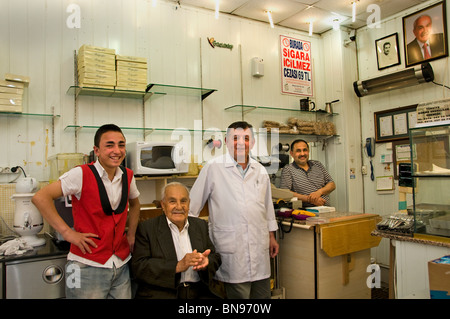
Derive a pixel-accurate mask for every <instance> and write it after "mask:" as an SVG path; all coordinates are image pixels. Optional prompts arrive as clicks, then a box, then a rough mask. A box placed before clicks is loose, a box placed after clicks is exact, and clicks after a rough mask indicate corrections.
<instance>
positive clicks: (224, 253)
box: [190, 154, 278, 283]
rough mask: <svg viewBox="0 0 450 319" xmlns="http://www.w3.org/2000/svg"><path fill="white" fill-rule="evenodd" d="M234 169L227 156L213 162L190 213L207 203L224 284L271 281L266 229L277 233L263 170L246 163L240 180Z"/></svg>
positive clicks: (199, 182)
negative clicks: (246, 168)
mask: <svg viewBox="0 0 450 319" xmlns="http://www.w3.org/2000/svg"><path fill="white" fill-rule="evenodd" d="M236 165H237V163H236V161H234V159H233V158H232V157H231V156H230V155H229V154H226V155H223V156H219V157H216V158H214V159H212V160H211V161H210V162H208V164H207V165H206V166H205V167H204V168H203V169H202V170H201V171H200V174H199V176H198V178H197V180H196V181H195V183H194V186H193V187H192V189H191V193H190V198H191V204H190V215H193V216H198V215H199V213H200V210H201V209H202V207H203V205H204V204H205V202H206V201H208V208H209V218H208V221H209V233H210V236H211V240H212V242H213V243H214V246H215V247H216V250H217V252H219V253H220V255H221V258H222V265H221V266H220V268H219V270H218V271H217V273H216V278H217V279H219V280H221V281H224V282H228V283H240V282H248V281H257V280H261V279H266V278H268V277H270V256H269V242H270V240H269V231H276V230H277V229H278V225H277V222H276V219H275V212H274V209H273V203H272V195H271V186H270V179H269V176H268V175H267V171H266V170H265V168H264V167H263V166H262V165H261V164H259V163H258V162H256V161H255V160H253V159H250V162H249V165H250V167H249V168H248V170H247V172H246V173H245V175H244V176H242V175H241V173H240V172H239V171H238V169H237V168H236Z"/></svg>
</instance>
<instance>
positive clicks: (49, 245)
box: [0, 235, 70, 263]
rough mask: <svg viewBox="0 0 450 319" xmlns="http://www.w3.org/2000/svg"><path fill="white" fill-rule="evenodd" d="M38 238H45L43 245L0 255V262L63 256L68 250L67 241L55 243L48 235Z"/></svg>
mask: <svg viewBox="0 0 450 319" xmlns="http://www.w3.org/2000/svg"><path fill="white" fill-rule="evenodd" d="M38 237H40V238H45V245H42V246H38V247H34V249H33V250H29V251H26V252H25V253H23V254H22V255H11V256H0V262H5V263H7V262H15V261H23V260H26V259H34V258H46V257H53V256H64V255H67V253H68V252H69V248H70V247H69V243H67V242H59V243H56V242H55V241H54V240H53V239H51V238H50V236H48V235H38Z"/></svg>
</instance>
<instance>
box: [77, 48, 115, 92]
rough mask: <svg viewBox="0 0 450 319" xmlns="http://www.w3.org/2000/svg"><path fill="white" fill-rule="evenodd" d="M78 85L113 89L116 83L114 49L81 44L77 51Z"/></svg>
mask: <svg viewBox="0 0 450 319" xmlns="http://www.w3.org/2000/svg"><path fill="white" fill-rule="evenodd" d="M77 68H78V86H81V87H84V86H86V87H96V88H104V89H114V86H115V85H116V51H115V50H114V49H108V48H102V47H96V46H92V45H82V46H81V47H80V50H79V51H78V57H77Z"/></svg>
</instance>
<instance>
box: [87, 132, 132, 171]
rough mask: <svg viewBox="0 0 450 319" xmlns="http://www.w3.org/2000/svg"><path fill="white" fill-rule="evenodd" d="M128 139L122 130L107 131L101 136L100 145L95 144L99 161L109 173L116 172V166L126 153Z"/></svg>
mask: <svg viewBox="0 0 450 319" xmlns="http://www.w3.org/2000/svg"><path fill="white" fill-rule="evenodd" d="M125 145H126V140H125V137H124V136H123V134H122V133H121V132H116V131H107V132H105V133H103V134H102V135H101V137H100V141H99V143H98V146H94V152H95V155H97V157H98V161H99V162H100V164H101V165H102V166H103V168H104V169H105V171H106V172H107V173H108V175H109V174H111V173H112V174H115V172H116V168H117V167H119V165H120V164H121V163H122V161H123V160H124V158H125V155H126V149H125Z"/></svg>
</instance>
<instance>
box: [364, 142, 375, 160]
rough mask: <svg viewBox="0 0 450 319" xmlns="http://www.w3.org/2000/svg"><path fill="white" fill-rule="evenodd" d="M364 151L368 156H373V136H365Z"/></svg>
mask: <svg viewBox="0 0 450 319" xmlns="http://www.w3.org/2000/svg"><path fill="white" fill-rule="evenodd" d="M366 152H367V156H368V157H374V156H375V139H374V138H373V137H368V138H366Z"/></svg>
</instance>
